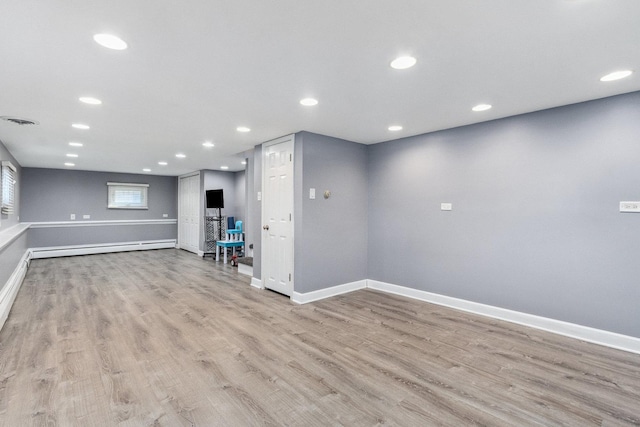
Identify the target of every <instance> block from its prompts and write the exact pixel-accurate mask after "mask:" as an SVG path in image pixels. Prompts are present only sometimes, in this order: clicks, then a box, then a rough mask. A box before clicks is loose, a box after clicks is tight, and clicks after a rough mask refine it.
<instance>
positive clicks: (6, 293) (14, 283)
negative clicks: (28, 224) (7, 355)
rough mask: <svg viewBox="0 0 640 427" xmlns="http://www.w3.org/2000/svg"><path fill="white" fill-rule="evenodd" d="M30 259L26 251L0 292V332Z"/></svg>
mask: <svg viewBox="0 0 640 427" xmlns="http://www.w3.org/2000/svg"><path fill="white" fill-rule="evenodd" d="M30 259H31V252H30V251H29V250H27V251H26V252H25V253H24V255H23V256H22V258H21V259H20V262H18V265H17V266H16V268H15V270H13V273H12V274H11V276H10V277H9V280H7V283H5V284H4V286H3V287H2V289H1V290H0V330H1V329H2V327H3V326H4V322H5V321H6V320H7V317H9V312H10V311H11V306H12V305H13V301H14V300H15V299H16V295H18V291H19V290H20V286H22V280H23V279H24V276H25V275H26V274H27V269H28V268H29V260H30Z"/></svg>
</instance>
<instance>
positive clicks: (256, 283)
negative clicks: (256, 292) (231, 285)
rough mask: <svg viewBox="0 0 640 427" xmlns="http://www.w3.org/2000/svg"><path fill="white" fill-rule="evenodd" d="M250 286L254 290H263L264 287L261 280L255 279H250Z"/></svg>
mask: <svg viewBox="0 0 640 427" xmlns="http://www.w3.org/2000/svg"><path fill="white" fill-rule="evenodd" d="M251 286H253V287H254V288H258V289H264V286H262V280H260V279H258V278H256V277H252V278H251Z"/></svg>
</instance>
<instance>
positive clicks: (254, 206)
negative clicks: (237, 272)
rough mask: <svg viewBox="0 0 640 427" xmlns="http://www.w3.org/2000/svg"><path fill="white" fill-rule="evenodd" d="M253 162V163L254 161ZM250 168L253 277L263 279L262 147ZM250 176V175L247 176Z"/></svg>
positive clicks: (257, 149)
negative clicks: (260, 194) (251, 183)
mask: <svg viewBox="0 0 640 427" xmlns="http://www.w3.org/2000/svg"><path fill="white" fill-rule="evenodd" d="M252 160H253V161H252ZM247 166H248V168H250V169H252V172H251V174H253V189H252V190H251V191H250V192H249V195H248V205H247V207H248V216H249V229H250V230H251V236H252V239H253V240H252V241H251V242H248V243H253V277H255V278H256V279H261V278H262V259H261V256H262V201H261V200H258V193H261V192H262V146H261V145H258V146H256V147H255V149H254V150H253V159H249V163H248V164H247ZM247 176H249V175H247Z"/></svg>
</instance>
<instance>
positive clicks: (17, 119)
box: [0, 116, 38, 126]
mask: <svg viewBox="0 0 640 427" xmlns="http://www.w3.org/2000/svg"><path fill="white" fill-rule="evenodd" d="M0 119H2V120H5V121H7V122H11V123H15V124H17V125H20V126H26V125H37V124H38V122H36V121H35V120H29V119H23V118H20V117H10V116H0Z"/></svg>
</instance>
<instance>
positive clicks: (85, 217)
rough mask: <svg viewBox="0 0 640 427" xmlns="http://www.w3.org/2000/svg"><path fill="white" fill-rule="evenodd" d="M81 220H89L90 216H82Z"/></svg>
mask: <svg viewBox="0 0 640 427" xmlns="http://www.w3.org/2000/svg"><path fill="white" fill-rule="evenodd" d="M82 219H91V215H82Z"/></svg>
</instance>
